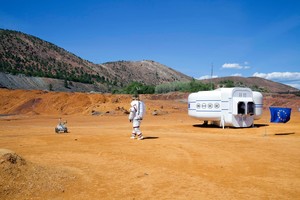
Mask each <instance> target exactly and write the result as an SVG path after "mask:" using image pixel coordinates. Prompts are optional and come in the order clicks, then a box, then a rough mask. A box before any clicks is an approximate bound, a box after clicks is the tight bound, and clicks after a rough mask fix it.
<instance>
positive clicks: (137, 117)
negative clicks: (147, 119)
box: [128, 95, 145, 140]
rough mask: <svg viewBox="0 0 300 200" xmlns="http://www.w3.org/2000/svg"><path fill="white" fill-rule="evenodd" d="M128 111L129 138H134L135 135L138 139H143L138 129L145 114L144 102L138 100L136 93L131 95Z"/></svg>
mask: <svg viewBox="0 0 300 200" xmlns="http://www.w3.org/2000/svg"><path fill="white" fill-rule="evenodd" d="M130 105H131V107H130V113H129V116H128V118H129V121H130V122H132V127H133V129H132V134H131V137H130V138H131V139H135V138H136V137H137V139H138V140H142V139H144V137H143V134H142V132H141V130H140V126H141V122H142V120H143V117H144V115H145V104H144V102H142V101H140V99H139V96H138V95H134V96H133V97H132V102H131V103H130Z"/></svg>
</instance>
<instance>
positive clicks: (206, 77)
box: [197, 75, 218, 80]
mask: <svg viewBox="0 0 300 200" xmlns="http://www.w3.org/2000/svg"><path fill="white" fill-rule="evenodd" d="M209 78H218V76H216V75H215V76H214V75H213V76H212V77H211V76H210V75H205V76H201V77H199V78H197V79H198V80H204V79H209Z"/></svg>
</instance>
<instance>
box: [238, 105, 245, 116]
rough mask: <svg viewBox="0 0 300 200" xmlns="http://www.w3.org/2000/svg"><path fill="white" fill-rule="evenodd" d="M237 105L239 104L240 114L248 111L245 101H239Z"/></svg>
mask: <svg viewBox="0 0 300 200" xmlns="http://www.w3.org/2000/svg"><path fill="white" fill-rule="evenodd" d="M237 106H238V114H241V115H244V114H245V111H246V109H245V108H246V106H245V102H239V103H238V105H237Z"/></svg>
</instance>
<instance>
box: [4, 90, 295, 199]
mask: <svg viewBox="0 0 300 200" xmlns="http://www.w3.org/2000/svg"><path fill="white" fill-rule="evenodd" d="M175 97H176V98H175ZM186 97H187V95H186V94H172V95H171V94H170V95H169V96H168V95H162V96H159V95H144V96H142V99H143V100H144V102H145V104H146V106H147V115H146V117H145V118H144V120H143V122H142V126H141V130H142V131H143V134H144V136H145V139H144V140H141V141H138V140H132V139H130V138H129V137H130V133H131V124H130V123H129V121H128V118H127V114H125V113H126V112H125V111H126V110H127V109H128V108H129V103H130V96H129V95H111V94H84V93H58V92H43V91H22V90H6V89H1V90H0V99H1V100H0V114H1V115H0V127H1V128H0V177H1V178H0V199H1V200H2V199H72V200H73V199H131V200H132V199H230V200H231V199H239V200H240V199H247V200H248V199H280V200H281V199H299V197H300V137H299V136H300V129H299V128H300V125H299V124H300V112H299V111H298V110H297V108H298V106H299V105H300V101H299V99H297V98H293V99H291V98H287V99H286V101H283V102H282V104H281V105H283V104H284V103H290V104H289V105H291V107H293V111H292V116H291V120H290V121H289V122H288V123H286V124H274V123H270V122H269V120H270V114H269V111H268V107H267V106H269V105H271V104H274V102H272V101H271V100H270V99H271V97H266V98H265V99H266V100H265V102H267V105H265V106H264V114H263V116H262V118H261V119H260V120H257V121H255V127H254V128H228V127H226V128H225V129H222V128H217V127H211V126H208V127H203V126H201V125H200V124H201V123H202V121H199V120H197V119H194V118H190V117H189V116H188V115H187V105H186V102H185V100H186V99H185V98H186ZM272 99H273V100H277V99H278V100H280V101H282V98H273V97H272ZM291 102H292V103H291ZM154 110H157V113H158V115H152V112H153V111H154ZM59 117H62V119H63V120H67V121H68V124H67V125H68V128H69V131H70V132H69V133H67V134H56V133H55V132H54V128H55V126H56V125H57V123H58V119H59Z"/></svg>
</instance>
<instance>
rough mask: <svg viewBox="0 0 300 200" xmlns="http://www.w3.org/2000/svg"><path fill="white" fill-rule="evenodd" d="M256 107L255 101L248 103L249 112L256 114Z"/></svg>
mask: <svg viewBox="0 0 300 200" xmlns="http://www.w3.org/2000/svg"><path fill="white" fill-rule="evenodd" d="M254 108H255V105H254V103H253V102H248V103H247V114H249V115H254Z"/></svg>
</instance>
